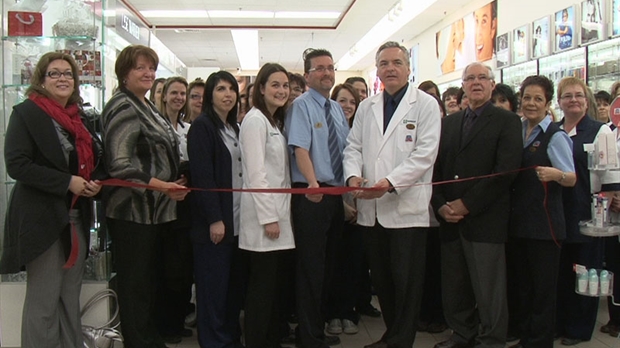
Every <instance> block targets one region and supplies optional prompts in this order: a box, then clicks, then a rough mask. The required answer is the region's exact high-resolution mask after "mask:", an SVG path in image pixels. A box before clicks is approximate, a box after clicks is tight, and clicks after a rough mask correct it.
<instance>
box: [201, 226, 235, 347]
mask: <svg viewBox="0 0 620 348" xmlns="http://www.w3.org/2000/svg"><path fill="white" fill-rule="evenodd" d="M207 228H208V227H207ZM207 233H208V232H207ZM238 244H239V238H235V239H234V240H233V242H228V243H219V244H217V245H216V244H213V243H212V242H207V243H204V244H202V243H194V278H195V281H196V317H197V329H198V343H199V344H200V347H202V348H232V347H238V346H239V344H240V339H241V325H240V323H239V315H240V313H241V307H242V304H243V294H244V293H245V286H246V280H245V277H246V271H245V268H244V263H243V262H242V261H243V260H242V259H243V258H242V255H241V252H240V250H239V248H238Z"/></svg>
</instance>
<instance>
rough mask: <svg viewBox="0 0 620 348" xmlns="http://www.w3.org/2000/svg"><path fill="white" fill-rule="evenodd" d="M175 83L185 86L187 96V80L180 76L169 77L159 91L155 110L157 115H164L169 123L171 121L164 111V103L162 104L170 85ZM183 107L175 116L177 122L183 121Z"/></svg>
mask: <svg viewBox="0 0 620 348" xmlns="http://www.w3.org/2000/svg"><path fill="white" fill-rule="evenodd" d="M175 82H178V83H180V84H182V85H183V86H185V92H186V95H187V80H186V79H185V78H184V77H181V76H173V77H169V78H168V79H167V80H166V82H164V88H163V89H162V90H161V98H159V104H158V105H157V109H158V110H159V113H160V114H162V115H164V116H165V117H166V118H167V119H169V120H170V121H172V119H171V118H170V115H168V112H167V111H166V102H164V97H165V96H166V93H168V89H170V85H172V84H173V83H175ZM185 105H187V98H186V99H185ZM185 105H183V107H182V108H181V110H179V114H178V115H177V122H178V121H183V112H184V111H185Z"/></svg>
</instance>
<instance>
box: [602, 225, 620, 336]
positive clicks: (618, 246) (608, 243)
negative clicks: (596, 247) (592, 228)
mask: <svg viewBox="0 0 620 348" xmlns="http://www.w3.org/2000/svg"><path fill="white" fill-rule="evenodd" d="M604 239H605V269H607V270H609V271H611V272H613V273H614V277H616V275H618V276H620V242H618V237H608V238H604ZM618 279H619V280H615V279H614V289H613V294H614V296H618V295H620V278H618ZM607 309H608V310H609V322H611V323H612V324H614V325H620V306H615V305H614V304H613V303H612V298H611V296H610V297H607Z"/></svg>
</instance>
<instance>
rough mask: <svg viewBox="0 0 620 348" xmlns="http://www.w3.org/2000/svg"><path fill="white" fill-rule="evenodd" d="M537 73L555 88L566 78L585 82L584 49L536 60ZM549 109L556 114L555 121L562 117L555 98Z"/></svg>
mask: <svg viewBox="0 0 620 348" xmlns="http://www.w3.org/2000/svg"><path fill="white" fill-rule="evenodd" d="M538 73H539V74H540V75H543V76H546V77H548V78H549V79H550V80H551V81H553V84H554V86H555V87H557V86H558V83H559V82H560V80H562V79H563V78H564V77H567V76H574V77H578V78H580V79H582V80H584V81H586V78H587V75H586V48H585V47H580V48H576V49H574V50H570V51H566V52H561V53H557V54H554V55H552V56H548V57H544V58H540V59H539V60H538ZM551 108H552V109H553V111H554V112H555V114H556V119H561V118H562V117H563V113H562V111H561V110H560V106H559V105H558V102H557V96H556V97H554V98H553V100H552V103H551Z"/></svg>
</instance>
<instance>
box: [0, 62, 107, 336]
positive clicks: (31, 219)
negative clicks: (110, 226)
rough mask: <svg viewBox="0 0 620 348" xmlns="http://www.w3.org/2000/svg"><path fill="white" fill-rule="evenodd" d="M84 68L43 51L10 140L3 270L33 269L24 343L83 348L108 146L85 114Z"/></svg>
mask: <svg viewBox="0 0 620 348" xmlns="http://www.w3.org/2000/svg"><path fill="white" fill-rule="evenodd" d="M78 86H79V80H78V69H77V65H76V64H75V61H74V60H73V58H72V57H71V56H69V55H66V54H63V53H57V52H50V53H46V54H45V55H43V57H41V59H40V60H39V63H38V64H37V66H36V68H35V71H34V74H33V76H32V80H31V85H30V87H28V89H27V90H26V96H27V97H28V99H27V100H25V101H24V102H23V103H21V104H18V105H16V106H15V107H14V108H13V113H12V114H11V118H10V120H9V126H8V128H7V131H6V138H5V144H4V151H5V164H6V170H7V173H8V174H9V175H10V176H11V177H12V178H13V179H15V186H14V187H13V191H12V193H11V198H10V200H9V209H8V213H7V216H6V229H5V235H4V243H3V253H2V260H1V262H0V273H15V272H19V271H20V270H22V268H23V267H25V269H26V272H27V275H28V280H27V287H26V300H25V302H24V311H23V319H22V342H21V346H22V347H37V348H39V347H58V346H62V347H74V348H77V347H82V346H83V339H82V331H81V321H80V303H79V299H80V291H81V288H82V275H83V273H84V259H85V258H86V255H87V253H86V250H87V248H88V240H89V239H88V237H89V228H90V218H91V205H90V203H91V199H92V197H93V196H95V195H96V194H97V193H98V192H99V190H100V189H101V186H100V185H99V183H98V182H97V181H94V180H93V179H96V178H101V177H98V175H101V174H99V173H105V171H104V170H100V168H98V167H100V166H101V164H100V161H99V160H100V157H101V155H102V154H103V147H102V146H101V143H100V141H99V140H98V138H97V137H96V136H95V135H94V134H93V133H92V132H90V131H89V130H88V129H87V128H86V125H85V124H84V122H83V120H82V119H81V112H82V98H81V97H80V91H79V88H78Z"/></svg>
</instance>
